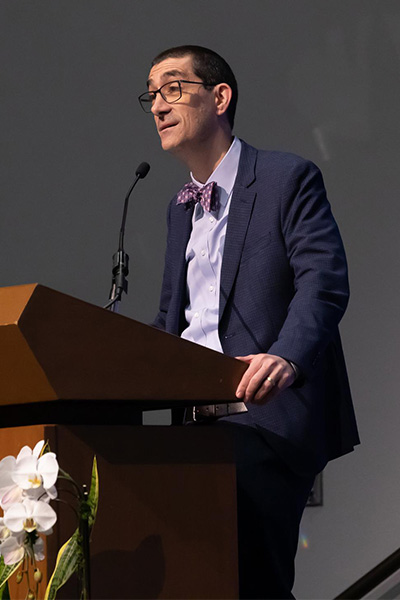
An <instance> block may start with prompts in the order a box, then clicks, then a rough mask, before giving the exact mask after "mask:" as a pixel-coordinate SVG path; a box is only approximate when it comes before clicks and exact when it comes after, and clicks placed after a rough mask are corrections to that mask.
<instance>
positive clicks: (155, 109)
mask: <svg viewBox="0 0 400 600" xmlns="http://www.w3.org/2000/svg"><path fill="white" fill-rule="evenodd" d="M170 110H171V105H170V104H168V102H166V101H165V100H164V98H163V97H162V96H161V94H160V92H159V93H158V94H156V97H155V99H154V102H153V105H152V107H151V112H152V113H153V115H156V116H159V115H162V114H164V113H167V112H169V111H170Z"/></svg>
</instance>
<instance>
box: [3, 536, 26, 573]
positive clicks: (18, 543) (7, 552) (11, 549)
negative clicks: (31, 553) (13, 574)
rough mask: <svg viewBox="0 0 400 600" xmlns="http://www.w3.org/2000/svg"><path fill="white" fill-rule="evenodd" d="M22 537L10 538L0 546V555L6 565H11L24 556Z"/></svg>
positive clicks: (23, 537)
mask: <svg viewBox="0 0 400 600" xmlns="http://www.w3.org/2000/svg"><path fill="white" fill-rule="evenodd" d="M25 537H26V536H25V534H24V535H18V536H10V537H8V538H7V539H6V540H5V541H4V542H2V543H1V544H0V554H2V555H3V558H4V562H5V564H6V565H13V564H15V563H17V562H19V561H20V560H22V559H23V558H24V556H25V546H24V540H25Z"/></svg>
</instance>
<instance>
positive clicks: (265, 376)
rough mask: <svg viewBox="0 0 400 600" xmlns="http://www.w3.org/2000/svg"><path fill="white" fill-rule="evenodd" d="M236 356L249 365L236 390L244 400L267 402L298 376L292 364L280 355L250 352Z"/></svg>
mask: <svg viewBox="0 0 400 600" xmlns="http://www.w3.org/2000/svg"><path fill="white" fill-rule="evenodd" d="M236 358H238V359H239V360H242V361H243V362H245V363H247V364H248V365H249V367H248V369H247V371H246V372H245V374H244V375H243V377H242V379H241V382H240V383H239V385H238V388H237V390H236V397H237V398H240V400H243V401H244V402H253V403H254V404H265V403H266V402H267V401H268V400H271V398H274V396H276V395H277V394H279V393H280V392H282V390H284V389H285V388H287V387H289V386H290V385H292V383H293V382H294V380H295V378H296V376H295V372H294V370H293V368H292V367H291V365H290V364H289V363H288V362H287V361H286V360H285V359H284V358H281V357H280V356H274V355H273V354H249V355H248V356H236Z"/></svg>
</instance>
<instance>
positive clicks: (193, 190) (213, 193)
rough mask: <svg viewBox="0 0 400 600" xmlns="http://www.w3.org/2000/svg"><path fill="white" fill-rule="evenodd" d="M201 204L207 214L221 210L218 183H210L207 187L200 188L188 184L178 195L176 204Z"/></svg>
mask: <svg viewBox="0 0 400 600" xmlns="http://www.w3.org/2000/svg"><path fill="white" fill-rule="evenodd" d="M196 202H200V204H201V206H202V207H203V209H204V210H206V211H207V212H211V211H212V210H218V209H219V196H218V189H217V182H216V181H210V183H207V185H205V186H203V187H202V188H199V187H198V186H197V185H196V184H195V183H192V182H190V183H186V184H185V185H184V186H183V188H182V189H181V191H180V192H179V193H178V196H177V200H176V203H177V204H188V205H189V206H190V204H189V203H193V204H196Z"/></svg>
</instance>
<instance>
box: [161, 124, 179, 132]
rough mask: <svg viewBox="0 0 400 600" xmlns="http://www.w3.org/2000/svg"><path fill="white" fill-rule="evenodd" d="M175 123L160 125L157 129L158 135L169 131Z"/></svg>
mask: <svg viewBox="0 0 400 600" xmlns="http://www.w3.org/2000/svg"><path fill="white" fill-rule="evenodd" d="M175 125H176V123H161V125H160V126H159V128H158V133H161V132H162V131H165V130H166V129H170V128H171V127H175Z"/></svg>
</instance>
